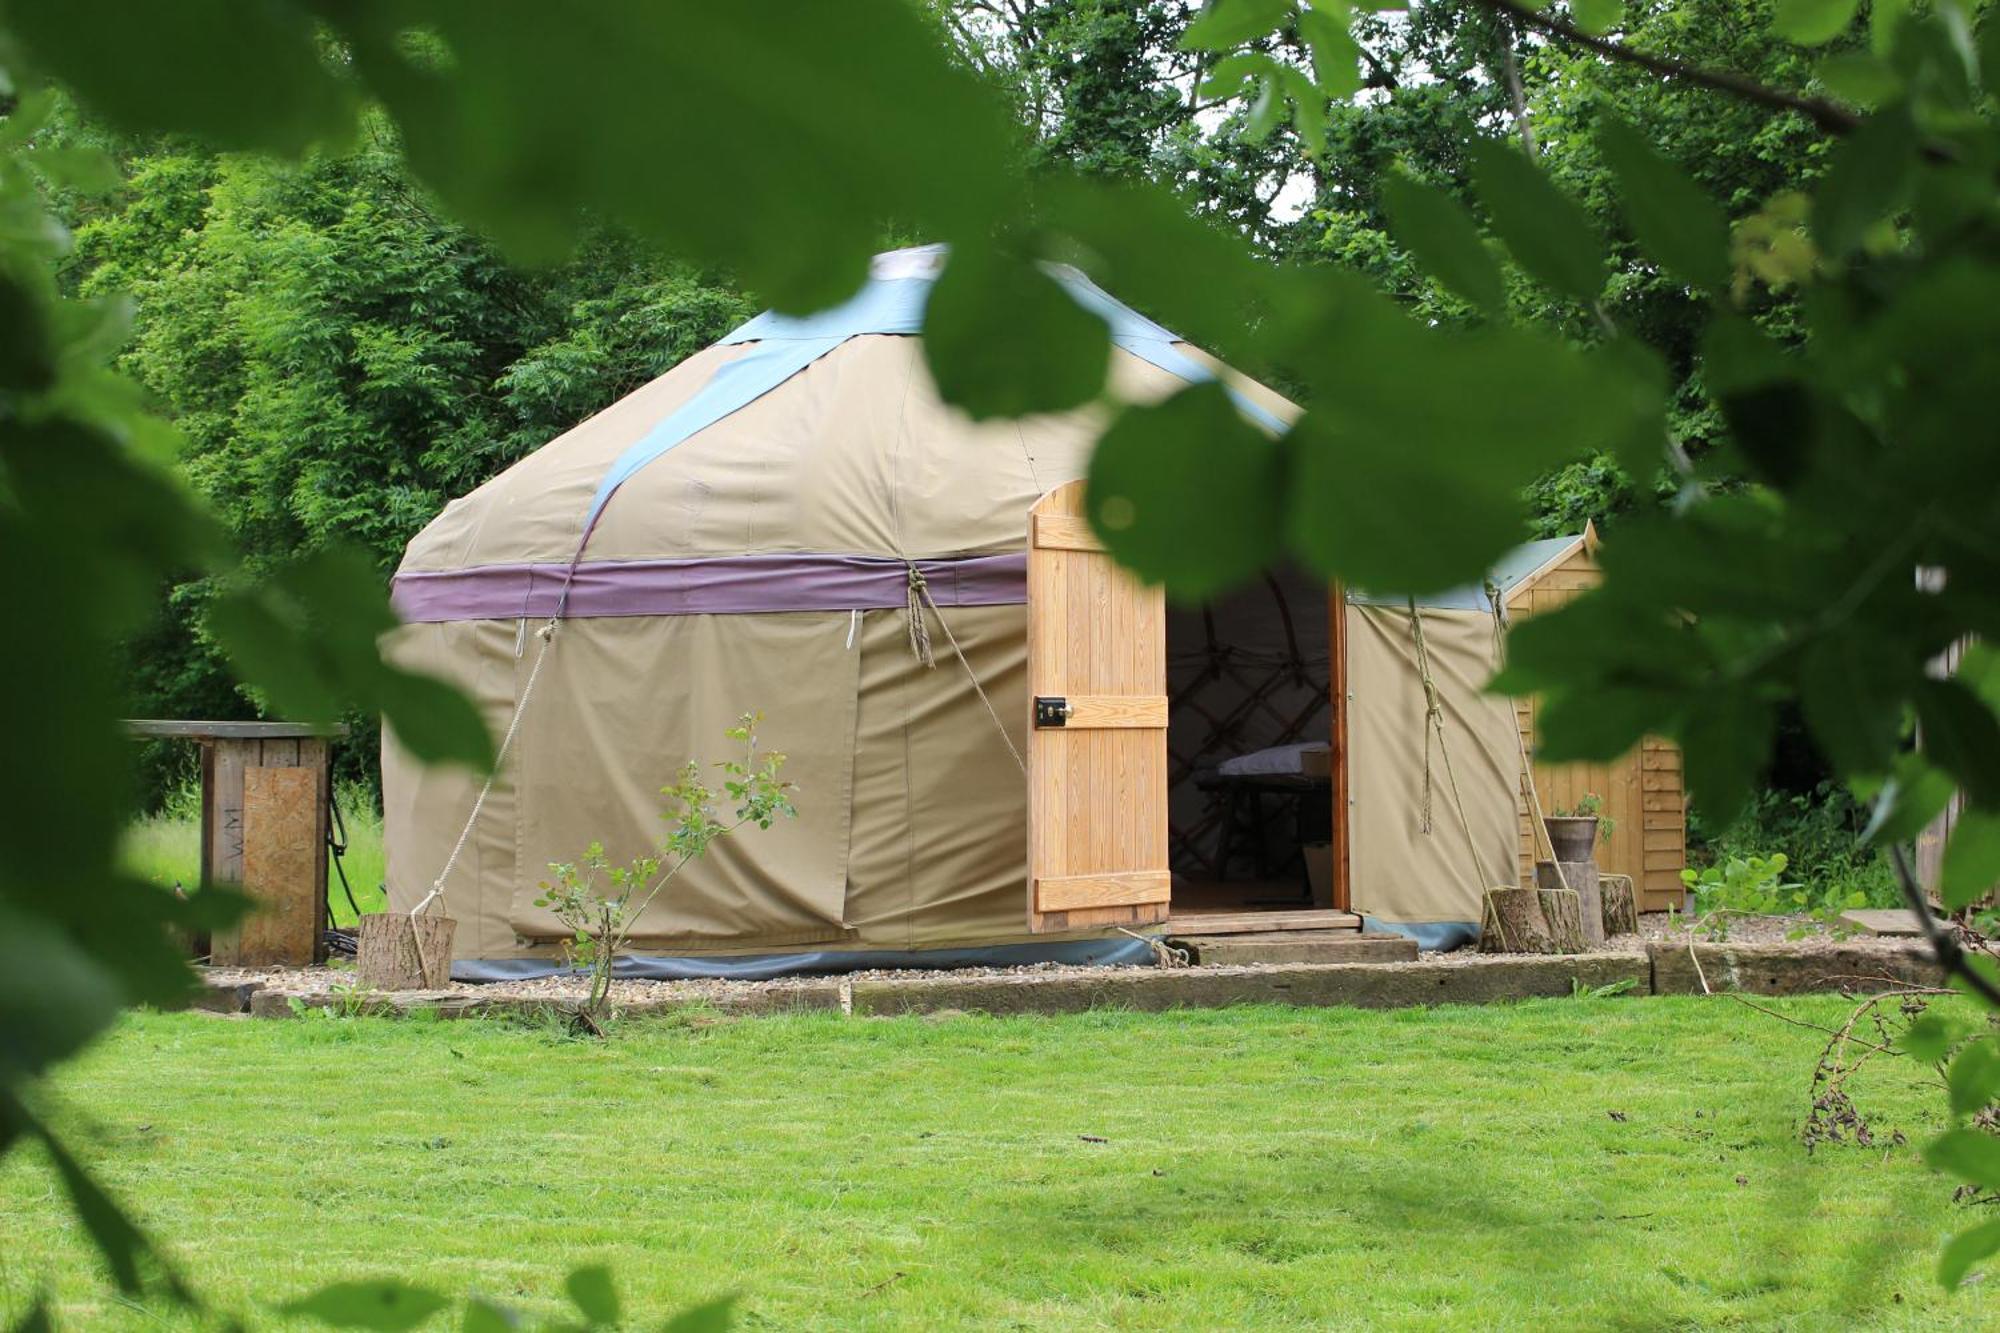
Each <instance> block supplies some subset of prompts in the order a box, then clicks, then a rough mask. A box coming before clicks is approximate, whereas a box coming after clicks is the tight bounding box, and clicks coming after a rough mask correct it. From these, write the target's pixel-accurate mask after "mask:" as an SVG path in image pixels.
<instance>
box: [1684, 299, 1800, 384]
mask: <svg viewBox="0 0 2000 1333" xmlns="http://www.w3.org/2000/svg"><path fill="white" fill-rule="evenodd" d="M1795 373H1796V370H1795V366H1794V363H1793V361H1792V360H1791V358H1790V357H1788V356H1787V355H1786V353H1785V350H1784V348H1782V347H1780V346H1778V344H1777V343H1775V342H1773V341H1771V339H1770V338H1768V337H1767V336H1765V334H1764V331H1763V330H1762V329H1760V328H1758V327H1757V325H1756V324H1755V323H1754V322H1752V321H1751V320H1748V319H1745V318H1743V317H1742V316H1741V315H1737V314H1733V313H1731V312H1729V311H1727V310H1722V311H1718V312H1717V313H1716V314H1715V315H1714V317H1713V318H1711V319H1710V320H1709V322H1708V328H1707V329H1706V330H1705V331H1704V332H1703V334H1702V342H1701V377H1702V381H1703V383H1704V384H1705V385H1706V386H1707V388H1708V391H1709V392H1710V393H1712V394H1716V395H1722V394H1730V393H1738V392H1741V391H1742V390H1745V389H1754V388H1757V387H1759V386H1761V385H1765V384H1769V383H1770V382H1771V381H1773V380H1780V379H1790V378H1792V377H1793V376H1794V374H1795Z"/></svg>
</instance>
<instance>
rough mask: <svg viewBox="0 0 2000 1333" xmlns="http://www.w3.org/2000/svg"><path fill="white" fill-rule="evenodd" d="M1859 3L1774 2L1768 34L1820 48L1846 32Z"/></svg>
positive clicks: (1839, 0)
mask: <svg viewBox="0 0 2000 1333" xmlns="http://www.w3.org/2000/svg"><path fill="white" fill-rule="evenodd" d="M1856 8H1858V0H1777V8H1776V10H1775V11H1774V12H1773V13H1772V15H1771V31H1773V32H1775V33H1777V34H1778V36H1780V37H1783V38H1784V39H1786V40H1787V41H1792V42H1797V43H1798V44H1799V45H1801V46H1820V45H1822V44H1824V43H1826V42H1830V41H1832V40H1833V39H1834V38H1836V37H1838V36H1840V34H1841V33H1843V32H1846V31H1847V25H1848V24H1850V23H1852V22H1853V21H1854V11H1855V9H1856Z"/></svg>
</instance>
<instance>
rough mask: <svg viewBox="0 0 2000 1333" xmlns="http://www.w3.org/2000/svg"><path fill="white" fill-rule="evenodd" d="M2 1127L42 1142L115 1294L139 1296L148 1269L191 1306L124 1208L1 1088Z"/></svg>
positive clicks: (174, 1296) (189, 1298) (167, 1266)
mask: <svg viewBox="0 0 2000 1333" xmlns="http://www.w3.org/2000/svg"><path fill="white" fill-rule="evenodd" d="M0 1126H5V1127H7V1128H8V1129H10V1130H12V1131H13V1132H14V1133H15V1134H20V1133H34V1134H36V1135H38V1136H39V1137H40V1138H41V1141H42V1147H43V1148H44V1149H45V1150H46V1151H47V1152H48V1155H49V1160H50V1161H51V1162H52V1163H54V1164H55V1168H56V1174H57V1175H58V1176H60V1177H61V1178H62V1182H63V1188H64V1189H65V1190H67V1191H68V1192H69V1198H70V1204H71V1206H72V1207H74V1208H75V1209H76V1216H77V1220H78V1221H79V1222H81V1223H83V1229H84V1231H85V1233H86V1234H88V1235H89V1237H90V1240H91V1244H93V1245H94V1246H96V1247H97V1252H98V1254H99V1255H100V1256H102V1258H103V1259H104V1262H105V1264H106V1266H107V1267H109V1268H110V1269H111V1280H112V1281H113V1282H115V1283H116V1284H117V1286H118V1290H119V1291H121V1292H123V1293H124V1294H125V1295H127V1296H139V1295H143V1294H144V1293H145V1291H146V1288H147V1281H146V1271H145V1269H146V1267H150V1268H151V1269H153V1270H154V1271H155V1272H157V1273H159V1274H160V1275H161V1281H162V1284H163V1285H164V1286H165V1288H166V1292H167V1295H168V1296H169V1297H171V1298H172V1299H173V1300H174V1301H175V1302H176V1303H178V1304H181V1305H192V1304H194V1295H193V1293H192V1292H190V1291H189V1290H188V1288H187V1287H186V1286H185V1285H184V1284H183V1283H182V1282H181V1280H180V1278H179V1277H178V1276H177V1275H176V1274H175V1273H174V1270H173V1268H172V1266H171V1265H170V1264H168V1263H167V1260H166V1257H165V1256H164V1255H162V1254H161V1253H160V1252H159V1250H158V1249H157V1248H155V1246H154V1245H153V1243H152V1241H150V1240H148V1239H147V1238H146V1234H145V1233H144V1232H142V1231H141V1230H139V1228H138V1227H137V1226H136V1225H134V1224H133V1222H132V1219H131V1218H129V1217H127V1216H126V1215H125V1210H124V1209H122V1208H120V1207H119V1206H118V1203H117V1201H116V1200H114V1199H113V1198H112V1197H111V1196H110V1195H109V1194H106V1193H105V1192H104V1188H103V1187H102V1186H101V1185H99V1184H98V1183H97V1182H96V1181H95V1180H93V1179H92V1178H91V1175H90V1173H89V1172H88V1171H86V1170H85V1169H84V1168H83V1164H82V1163H81V1162H79V1161H77V1160H76V1158H75V1157H73V1156H72V1155H71V1154H70V1151H69V1149H68V1148H67V1147H65V1146H64V1145H63V1142H62V1140H60V1139H58V1138H57V1137H56V1136H55V1135H54V1134H51V1133H50V1132H49V1131H48V1130H47V1128H45V1127H43V1126H42V1125H41V1124H40V1123H39V1122H38V1121H36V1120H35V1119H34V1117H33V1116H32V1115H30V1114H29V1113H28V1111H27V1109H26V1108H25V1107H23V1106H22V1105H21V1104H20V1103H19V1102H18V1101H16V1100H15V1099H14V1097H13V1096H12V1094H10V1093H8V1092H6V1091H4V1089H0ZM142 1265H144V1266H145V1267H142Z"/></svg>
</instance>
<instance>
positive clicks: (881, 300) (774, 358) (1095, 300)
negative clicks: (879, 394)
mask: <svg viewBox="0 0 2000 1333" xmlns="http://www.w3.org/2000/svg"><path fill="white" fill-rule="evenodd" d="M1044 267H1046V268H1047V270H1048V272H1049V275H1050V276H1051V277H1053V278H1055V279H1056V281H1058V282H1059V283H1061V284H1062V285H1063V288H1064V289H1065V290H1066V291H1068V292H1069V294H1070V295H1071V296H1072V297H1073V298H1074V299H1075V300H1076V303H1077V304H1078V305H1080V306H1082V307H1083V308H1084V309H1086V310H1088V311H1090V312H1091V313H1093V314H1096V315H1099V316H1101V317H1102V318H1103V319H1104V321H1105V323H1107V324H1108V325H1110V327H1111V341H1112V343H1113V344H1114V345H1115V346H1117V347H1119V348H1122V349H1123V350H1125V351H1127V352H1129V353H1131V354H1132V355H1133V356H1136V357H1138V358H1139V359H1140V360H1142V361H1145V362H1147V363H1148V364H1150V365H1153V366H1156V367H1158V368H1159V369H1161V370H1164V371H1166V372H1167V373H1168V374H1170V375H1173V376H1176V377H1178V378H1180V379H1182V380H1185V381H1186V382H1187V383H1189V384H1204V383H1207V382H1208V381H1210V380H1213V379H1214V378H1215V373H1214V372H1213V371H1211V370H1210V369H1209V368H1208V367H1207V366H1204V365H1202V364H1201V363H1200V362H1199V361H1196V360H1195V359H1194V358H1193V357H1190V356H1188V355H1187V354H1186V353H1185V352H1183V351H1181V349H1180V348H1179V347H1177V346H1175V344H1176V343H1177V342H1179V341H1180V340H1179V339H1178V338H1176V337H1175V336H1174V334H1173V333H1171V332H1170V331H1168V330H1167V329H1164V328H1162V327H1161V326H1160V325H1158V324H1155V323H1154V322H1153V321H1152V320H1150V319H1147V318H1146V317H1145V316H1144V315H1141V314H1140V313H1139V312H1138V311H1136V310H1133V309H1132V308H1131V307H1130V306H1127V305H1124V304H1121V303H1120V302H1119V301H1117V300H1116V299H1114V298H1113V297H1111V296H1110V295H1108V294H1106V293H1105V291H1104V290H1103V288H1101V287H1099V286H1098V285H1097V284H1096V283H1093V282H1092V281H1090V279H1088V278H1086V277H1084V276H1083V275H1082V274H1081V273H1078V272H1077V271H1076V270H1075V269H1073V268H1069V267H1067V266H1064V265H1055V264H1051V265H1045V266H1044ZM935 281H936V279H935V278H930V277H907V278H879V279H872V280H870V281H869V282H867V283H865V284H863V286H862V288H861V290H860V291H859V292H856V293H855V294H854V296H852V297H851V298H849V299H848V300H846V301H843V302H842V303H841V304H839V305H837V306H832V307H830V308H828V309H826V310H821V311H818V312H816V313H814V314H810V315H782V314H779V313H777V312H776V311H771V310H767V311H765V312H764V313H763V314H761V315H758V316H757V317H756V318H754V319H752V320H749V321H748V322H746V323H744V324H742V325H739V326H738V327H737V328H735V329H733V330H731V331H730V332H729V333H728V334H726V335H725V336H724V337H723V338H722V339H721V341H720V342H719V343H718V344H717V345H718V346H723V347H730V346H736V345H739V344H744V343H754V344H755V346H754V347H753V348H752V349H751V350H750V351H748V352H746V353H745V354H744V355H742V356H740V357H738V358H736V359H735V360H734V361H730V362H727V363H726V364H724V365H722V366H721V367H719V368H718V369H717V370H716V372H715V374H714V375H713V376H711V377H710V378H709V381H708V383H707V384H705V385H703V386H702V387H701V390H700V391H699V392H697V393H696V394H695V396H694V397H692V398H690V399H688V400H687V401H686V402H685V403H682V404H681V405H680V407H679V408H677V409H675V410H674V411H673V412H672V413H670V414H668V416H667V417H666V418H665V419H664V420H662V421H660V422H659V424H657V425H655V426H654V427H653V428H652V429H651V430H650V431H647V432H646V434H645V435H643V436H642V437H640V438H639V439H638V440H636V441H634V442H633V443H632V444H631V445H630V446H629V447H627V448H626V450H625V452H623V453H621V454H620V455H618V457H617V458H616V459H615V460H614V461H613V462H612V464H611V468H610V470H609V471H607V472H606V473H605V474H604V479H603V480H602V481H600V482H599V483H598V485H597V493H596V494H595V495H594V496H592V497H591V501H590V511H589V512H588V513H587V514H586V515H585V516H584V522H583V537H582V539H581V540H580V541H579V542H578V543H577V553H576V557H575V558H576V559H578V560H581V559H582V558H583V548H584V546H585V545H587V544H588V543H589V541H590V534H591V533H592V532H593V531H595V530H596V527H597V520H598V518H599V517H600V516H602V515H603V513H604V506H605V505H607V504H609V503H610V502H611V497H612V495H613V494H614V493H615V492H616V491H617V490H618V488H619V487H620V486H622V485H624V484H625V482H626V481H627V480H628V479H630V478H631V477H632V475H633V474H634V473H636V472H638V471H639V470H640V469H641V468H643V467H645V466H646V465H647V464H648V463H651V462H652V461H653V460H654V459H656V458H659V457H660V456H661V455H662V454H665V453H666V452H668V451H669V450H671V449H673V448H674V447H675V446H676V445H678V444H680V443H681V442H682V441H684V440H686V439H687V438H688V437H689V436H691V435H693V434H695V433H696V432H697V431H701V430H705V429H707V428H708V427H710V426H712V425H714V424H715V423H716V422H718V421H721V420H722V419H723V418H724V417H727V416H729V415H730V414H731V413H734V412H737V411H740V410H741V409H743V408H745V407H748V406H749V405H750V404H751V403H753V402H755V401H757V399H759V398H761V397H763V396H764V395H765V394H767V393H769V392H770V391H771V390H773V389H775V388H777V387H778V386H779V385H781V384H783V383H784V382H785V381H787V380H789V379H790V378H791V377H792V376H794V375H796V374H798V373H799V372H800V371H802V370H804V369H805V368H806V367H807V366H809V365H811V364H812V363H813V362H815V361H817V360H819V359H820V358H821V357H823V356H825V355H826V354H827V353H828V352H831V351H832V350H833V349H834V348H836V347H838V346H840V345H841V344H842V343H844V342H846V341H847V340H848V339H849V338H855V337H861V336H863V335H867V334H901V335H914V334H918V333H921V332H922V331H923V326H924V306H925V304H926V303H927V302H928V301H929V300H930V294H931V286H932V284H933V283H934V282H935ZM1229 396H1230V397H1231V398H1232V399H1233V400H1235V403H1236V406H1237V408H1238V410H1239V411H1241V412H1242V413H1243V415H1244V416H1246V417H1248V418H1249V419H1250V420H1252V421H1255V422H1257V423H1258V424H1259V425H1261V426H1263V427H1264V428H1265V429H1267V430H1269V431H1271V432H1272V433H1273V434H1276V435H1282V434H1284V433H1285V429H1286V427H1285V423H1284V422H1283V421H1281V420H1279V419H1278V418H1277V417H1276V416H1275V415H1273V414H1272V413H1270V412H1268V411H1266V410H1265V409H1264V408H1263V407H1261V406H1259V405H1258V404H1257V403H1255V402H1253V401H1251V399H1250V398H1248V397H1247V396H1246V395H1244V394H1242V393H1240V392H1238V391H1237V390H1236V389H1235V388H1233V387H1232V388H1231V389H1230V390H1229Z"/></svg>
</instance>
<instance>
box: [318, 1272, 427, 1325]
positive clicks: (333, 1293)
mask: <svg viewBox="0 0 2000 1333" xmlns="http://www.w3.org/2000/svg"><path fill="white" fill-rule="evenodd" d="M449 1304H450V1302H449V1301H447V1300H446V1299H445V1298H444V1297H442V1296H440V1295H438V1294H437V1293H436V1292H434V1291H429V1290H426V1289H425V1288H423V1287H413V1286H410V1285H409V1284H408V1283H405V1282H399V1281H397V1280H396V1279H394V1278H380V1279H375V1280H364V1281H356V1282H335V1283H331V1284H329V1285H327V1286H324V1287H321V1288H320V1289H319V1290H318V1291H316V1292H313V1293H312V1294H311V1295H310V1296H302V1297H300V1298H299V1299H298V1300H295V1301H288V1302H286V1303H285V1304H284V1305H281V1306H279V1307H278V1308H279V1310H280V1311H281V1312H283V1313H285V1314H288V1315H297V1316H300V1317H303V1318H307V1319H317V1320H318V1321H319V1322H320V1323H322V1324H328V1325H331V1326H332V1327H334V1328H363V1329H374V1330H376V1331H377V1333H408V1330H410V1329H413V1328H415V1327H416V1326H417V1325H419V1324H421V1323H423V1322H424V1321H425V1320H426V1319H429V1318H430V1317H431V1316H432V1315H434V1314H436V1313H437V1312H438V1311H440V1310H442V1309H444V1308H445V1307H446V1306H447V1305H449Z"/></svg>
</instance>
